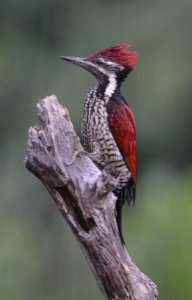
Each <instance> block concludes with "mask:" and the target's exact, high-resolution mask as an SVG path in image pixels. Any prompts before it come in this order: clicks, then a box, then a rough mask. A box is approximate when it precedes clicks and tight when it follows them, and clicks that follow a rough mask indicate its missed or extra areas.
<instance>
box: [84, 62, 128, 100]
mask: <svg viewBox="0 0 192 300" xmlns="http://www.w3.org/2000/svg"><path fill="white" fill-rule="evenodd" d="M88 64H89V67H88V71H89V72H90V73H92V74H93V75H95V76H96V77H97V79H98V81H99V82H100V83H101V84H102V83H103V84H104V85H105V95H106V96H108V97H111V96H112V94H113V93H114V91H115V90H116V88H117V86H118V81H119V80H118V79H119V75H120V73H121V72H122V71H123V70H124V69H125V68H124V67H123V66H121V65H119V64H117V63H115V62H113V61H111V60H108V59H105V58H104V57H99V58H97V59H95V60H94V61H91V60H90V61H89V63H88Z"/></svg>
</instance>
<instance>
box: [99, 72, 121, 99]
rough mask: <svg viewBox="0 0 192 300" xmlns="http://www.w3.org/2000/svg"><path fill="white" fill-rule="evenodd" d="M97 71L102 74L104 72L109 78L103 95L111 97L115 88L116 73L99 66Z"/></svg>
mask: <svg viewBox="0 0 192 300" xmlns="http://www.w3.org/2000/svg"><path fill="white" fill-rule="evenodd" d="M99 71H100V72H102V73H103V74H105V75H106V76H107V78H108V80H109V83H108V85H107V86H106V89H105V96H106V97H111V96H112V95H113V93H114V91H115V90H116V88H117V79H116V75H115V73H114V72H110V71H107V70H105V69H103V68H102V67H100V68H99Z"/></svg>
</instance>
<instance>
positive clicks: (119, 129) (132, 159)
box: [108, 101, 137, 184]
mask: <svg viewBox="0 0 192 300" xmlns="http://www.w3.org/2000/svg"><path fill="white" fill-rule="evenodd" d="M108 122H109V126H110V129H111V132H112V134H113V137H114V140H115V142H116V144H117V146H118V148H119V150H120V152H121V154H122V155H123V158H124V160H125V161H126V163H127V165H128V168H129V170H130V172H131V175H132V179H133V182H134V184H136V175H137V149H136V126H135V120H134V116H133V113H132V111H131V109H130V107H129V106H128V104H127V103H125V102H123V101H122V102H121V103H119V102H118V103H116V105H115V106H114V107H113V108H112V109H111V111H110V114H109V116H108Z"/></svg>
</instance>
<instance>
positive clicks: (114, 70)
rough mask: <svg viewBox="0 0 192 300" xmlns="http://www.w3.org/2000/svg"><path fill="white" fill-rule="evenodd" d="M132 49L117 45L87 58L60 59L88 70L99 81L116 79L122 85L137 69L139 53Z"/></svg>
mask: <svg viewBox="0 0 192 300" xmlns="http://www.w3.org/2000/svg"><path fill="white" fill-rule="evenodd" d="M130 47H131V45H130V44H117V45H115V46H112V47H109V48H106V49H104V50H101V51H98V52H96V53H94V54H92V55H90V56H88V57H87V58H80V57H71V56H61V57H60V58H61V59H64V60H66V61H68V62H71V63H74V64H76V65H78V66H81V67H82V68H84V69H86V70H88V71H89V72H90V73H92V74H93V75H95V76H96V77H97V79H98V80H99V81H103V80H106V79H107V80H109V79H110V78H114V80H116V81H117V82H118V83H119V84H120V83H121V82H122V81H123V80H124V79H125V78H126V77H127V75H128V74H129V73H130V72H131V71H132V70H133V69H134V68H135V66H136V64H137V61H138V56H137V52H135V51H129V50H128V49H129V48H130Z"/></svg>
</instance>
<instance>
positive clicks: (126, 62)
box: [89, 43, 138, 69]
mask: <svg viewBox="0 0 192 300" xmlns="http://www.w3.org/2000/svg"><path fill="white" fill-rule="evenodd" d="M131 46H132V45H130V44H128V43H125V44H117V45H115V46H112V47H109V48H106V49H103V50H101V51H98V52H96V53H94V54H92V55H90V56H89V58H93V59H96V58H98V57H100V56H103V57H106V58H109V59H110V60H112V61H114V62H116V63H118V64H120V65H123V66H126V67H130V68H131V69H134V68H135V66H136V64H137V62H138V55H137V52H136V51H128V50H127V49H129V48H130V47H131Z"/></svg>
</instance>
